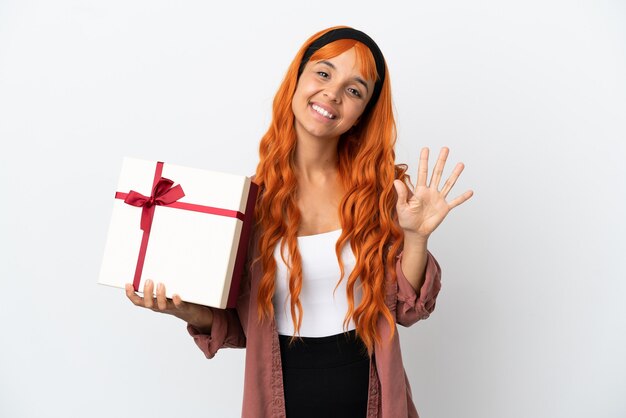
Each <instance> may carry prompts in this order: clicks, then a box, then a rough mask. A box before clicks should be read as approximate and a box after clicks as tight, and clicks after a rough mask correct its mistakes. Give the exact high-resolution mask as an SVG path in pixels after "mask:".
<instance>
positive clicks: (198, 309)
mask: <svg viewBox="0 0 626 418" xmlns="http://www.w3.org/2000/svg"><path fill="white" fill-rule="evenodd" d="M152 295H154V283H153V282H152V280H146V282H145V283H144V287H143V297H141V296H139V295H138V294H137V293H135V291H134V289H133V285H132V284H130V283H127V284H126V296H127V297H128V299H130V301H131V302H132V303H133V304H134V305H135V306H140V307H143V308H147V309H151V310H153V311H155V312H161V313H165V314H168V315H173V316H175V317H177V318H180V319H182V320H183V321H186V322H188V323H190V324H191V325H193V326H194V327H195V328H197V329H198V330H199V331H207V332H210V330H211V325H212V323H213V313H212V312H211V309H209V308H208V307H206V306H202V305H197V304H195V303H189V302H183V300H182V299H181V298H180V296H179V295H173V296H172V298H171V299H169V298H166V297H165V285H163V284H162V283H159V284H158V285H157V290H156V298H155V297H153V296H152Z"/></svg>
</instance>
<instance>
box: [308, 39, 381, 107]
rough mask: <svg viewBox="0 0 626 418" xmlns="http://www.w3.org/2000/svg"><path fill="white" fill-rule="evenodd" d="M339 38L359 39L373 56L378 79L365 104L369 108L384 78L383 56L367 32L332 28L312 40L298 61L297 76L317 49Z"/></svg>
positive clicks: (375, 99) (375, 98)
mask: <svg viewBox="0 0 626 418" xmlns="http://www.w3.org/2000/svg"><path fill="white" fill-rule="evenodd" d="M339 39H354V40H356V41H359V42H361V43H362V44H364V45H365V46H367V47H368V48H369V50H370V51H371V52H372V55H373V56H374V61H375V62H376V72H377V73H378V79H377V80H376V82H375V83H374V92H373V93H372V98H371V99H370V101H369V103H368V104H367V109H369V108H370V107H372V106H374V104H376V101H377V100H378V96H380V90H381V89H382V86H383V81H384V80H385V58H384V57H383V53H382V52H381V51H380V48H378V45H376V42H374V40H373V39H372V38H370V37H369V36H367V34H365V33H363V32H361V31H360V30H356V29H352V28H339V29H333V30H331V31H330V32H326V33H325V34H323V35H322V36H320V37H319V38H317V39H316V40H315V41H313V43H312V44H311V45H310V46H309V47H308V48H307V50H306V52H305V53H304V56H303V57H302V61H301V62H300V69H299V70H298V77H299V76H300V74H302V71H303V70H304V67H305V65H306V63H307V62H309V59H311V56H312V55H313V54H314V53H315V52H316V51H317V50H318V49H320V48H321V47H323V46H324V45H327V44H329V43H331V42H334V41H337V40H339Z"/></svg>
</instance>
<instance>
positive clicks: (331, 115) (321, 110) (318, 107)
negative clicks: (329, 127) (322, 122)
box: [311, 104, 336, 119]
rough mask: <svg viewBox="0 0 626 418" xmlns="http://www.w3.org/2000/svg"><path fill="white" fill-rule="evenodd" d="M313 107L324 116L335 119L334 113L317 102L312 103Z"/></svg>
mask: <svg viewBox="0 0 626 418" xmlns="http://www.w3.org/2000/svg"><path fill="white" fill-rule="evenodd" d="M311 108H312V109H313V110H315V111H316V112H317V113H319V114H320V115H322V116H324V117H325V118H328V119H335V117H336V116H335V115H333V114H332V113H330V112H328V111H326V110H325V109H323V108H322V107H320V106H318V105H316V104H312V105H311Z"/></svg>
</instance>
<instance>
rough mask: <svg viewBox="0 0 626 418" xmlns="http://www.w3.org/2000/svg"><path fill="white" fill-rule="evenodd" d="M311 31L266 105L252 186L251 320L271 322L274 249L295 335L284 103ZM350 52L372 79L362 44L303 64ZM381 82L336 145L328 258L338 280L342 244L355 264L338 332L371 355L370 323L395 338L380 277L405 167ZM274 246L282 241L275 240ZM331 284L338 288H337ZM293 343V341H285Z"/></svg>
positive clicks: (392, 245) (289, 129) (292, 139)
mask: <svg viewBox="0 0 626 418" xmlns="http://www.w3.org/2000/svg"><path fill="white" fill-rule="evenodd" d="M333 29H336V28H329V29H326V30H324V31H321V32H318V33H316V34H315V35H313V36H312V37H311V38H309V39H308V40H307V41H306V42H305V43H304V45H303V46H302V47H301V48H300V50H299V51H298V53H297V54H296V56H295V58H294V60H293V62H292V63H291V65H290V66H289V68H288V70H287V74H286V75H285V78H284V80H283V82H282V84H281V85H280V87H279V89H278V92H277V93H276V96H275V98H274V103H273V118H272V122H271V124H270V127H269V129H268V131H267V132H266V134H265V135H264V136H263V138H262V140H261V144H260V147H259V156H260V160H259V164H258V166H257V170H256V180H255V182H256V183H258V184H259V186H260V190H261V194H260V196H259V200H258V202H257V212H256V213H257V224H258V225H257V226H258V227H259V228H260V231H261V235H260V239H259V244H258V245H259V251H260V254H261V255H260V257H259V259H260V262H261V263H262V268H263V276H262V277H261V281H260V284H259V292H258V296H257V297H258V312H257V313H258V319H259V321H263V320H264V319H265V318H272V317H273V316H274V307H273V304H272V297H273V295H274V284H275V274H276V261H275V259H274V249H275V247H276V245H277V244H278V242H279V241H280V242H281V244H280V245H281V248H280V249H281V253H282V254H285V256H286V257H285V258H286V263H287V265H288V267H289V292H290V295H291V298H290V299H291V316H292V319H293V325H294V329H295V331H296V333H298V332H299V329H300V325H301V323H302V314H303V312H302V304H301V303H300V300H299V295H300V291H301V289H302V258H301V256H300V252H299V251H298V246H297V233H298V228H299V225H300V220H301V215H300V211H299V209H298V206H297V194H298V182H297V179H296V176H295V170H294V152H295V149H296V132H295V128H294V114H293V111H292V108H291V100H292V97H293V94H294V92H295V89H296V85H297V82H298V69H299V66H300V62H301V60H302V57H303V56H304V54H305V52H306V50H307V48H308V47H309V45H310V44H311V43H312V42H313V41H314V40H315V39H317V38H319V37H320V36H321V35H323V34H324V33H326V32H328V31H330V30H333ZM350 48H354V49H355V53H356V57H357V63H358V64H359V66H360V67H359V68H360V71H361V73H362V74H363V76H364V77H366V78H367V79H370V80H376V79H377V76H378V75H377V74H376V65H375V61H374V58H373V56H372V53H371V52H370V50H369V49H368V48H367V47H366V46H365V45H364V44H362V43H360V42H358V41H355V40H350V39H340V40H338V41H335V42H332V43H329V44H327V45H325V46H324V47H322V48H320V49H319V50H318V51H316V52H315V53H314V54H313V55H312V56H311V58H310V61H317V60H323V59H329V58H333V57H335V56H337V55H340V54H341V53H343V52H345V51H347V50H349V49H350ZM385 72H386V74H387V75H386V77H385V79H384V80H383V84H382V89H381V93H380V97H379V98H378V101H377V102H376V104H375V105H374V106H373V107H372V108H371V109H369V110H366V114H364V115H362V117H361V120H360V121H359V123H358V124H357V125H356V126H355V127H354V128H352V129H351V130H350V131H348V132H346V133H345V134H343V135H342V137H341V138H340V139H339V142H338V144H337V154H338V171H339V176H340V179H341V181H342V184H343V186H344V189H345V191H346V193H345V195H344V197H343V199H342V200H341V203H340V206H339V218H340V221H341V227H342V233H341V236H340V237H339V240H338V241H337V245H336V248H335V251H336V253H337V259H338V261H339V266H340V269H341V278H340V280H339V282H341V280H343V279H344V267H343V263H342V261H341V249H342V248H343V246H344V245H345V244H346V243H348V242H349V243H350V246H351V248H352V251H353V252H354V254H355V258H356V265H355V268H354V270H353V271H352V273H351V274H350V275H349V277H348V278H347V280H348V282H347V298H348V312H347V314H346V316H345V319H344V323H343V325H344V329H345V328H346V327H347V324H348V323H349V320H350V318H352V319H353V320H354V323H355V325H356V333H357V335H359V336H360V337H361V339H362V340H363V342H364V344H365V346H366V347H367V350H368V354H369V355H370V356H371V354H372V353H373V351H374V344H375V342H377V343H380V336H379V335H378V333H377V331H376V324H377V321H378V318H379V316H380V315H383V316H384V318H385V319H386V320H387V322H389V325H390V327H391V329H392V333H391V336H390V338H393V333H394V331H395V323H394V318H393V316H392V314H391V312H390V311H389V309H388V307H387V305H385V275H386V272H387V271H389V272H391V274H392V278H393V280H396V279H397V278H396V271H395V268H394V267H395V262H396V256H397V254H398V253H399V251H400V249H401V247H402V243H403V234H402V231H401V229H400V228H399V226H398V225H397V222H396V219H395V218H396V213H395V204H396V194H395V190H394V188H393V181H394V179H396V178H400V179H401V180H405V179H406V177H407V176H406V174H405V172H406V165H396V164H395V153H394V145H395V141H396V125H395V119H394V115H393V109H392V102H391V87H390V83H389V76H388V74H389V73H388V72H387V71H386V69H385ZM281 239H282V241H281ZM256 261H259V260H256ZM358 278H360V281H361V283H362V291H363V293H362V295H363V297H362V300H361V303H360V304H359V305H358V306H357V307H355V306H354V286H355V284H356V282H357V279H358ZM337 285H339V283H338V284H337ZM292 342H293V338H292Z"/></svg>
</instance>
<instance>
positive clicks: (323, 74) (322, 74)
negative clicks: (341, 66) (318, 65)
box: [317, 71, 328, 78]
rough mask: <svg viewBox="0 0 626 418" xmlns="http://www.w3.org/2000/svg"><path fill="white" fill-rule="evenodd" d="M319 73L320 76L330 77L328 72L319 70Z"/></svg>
mask: <svg viewBox="0 0 626 418" xmlns="http://www.w3.org/2000/svg"><path fill="white" fill-rule="evenodd" d="M317 74H318V75H319V76H320V77H324V78H328V73H326V72H324V71H318V72H317Z"/></svg>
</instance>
